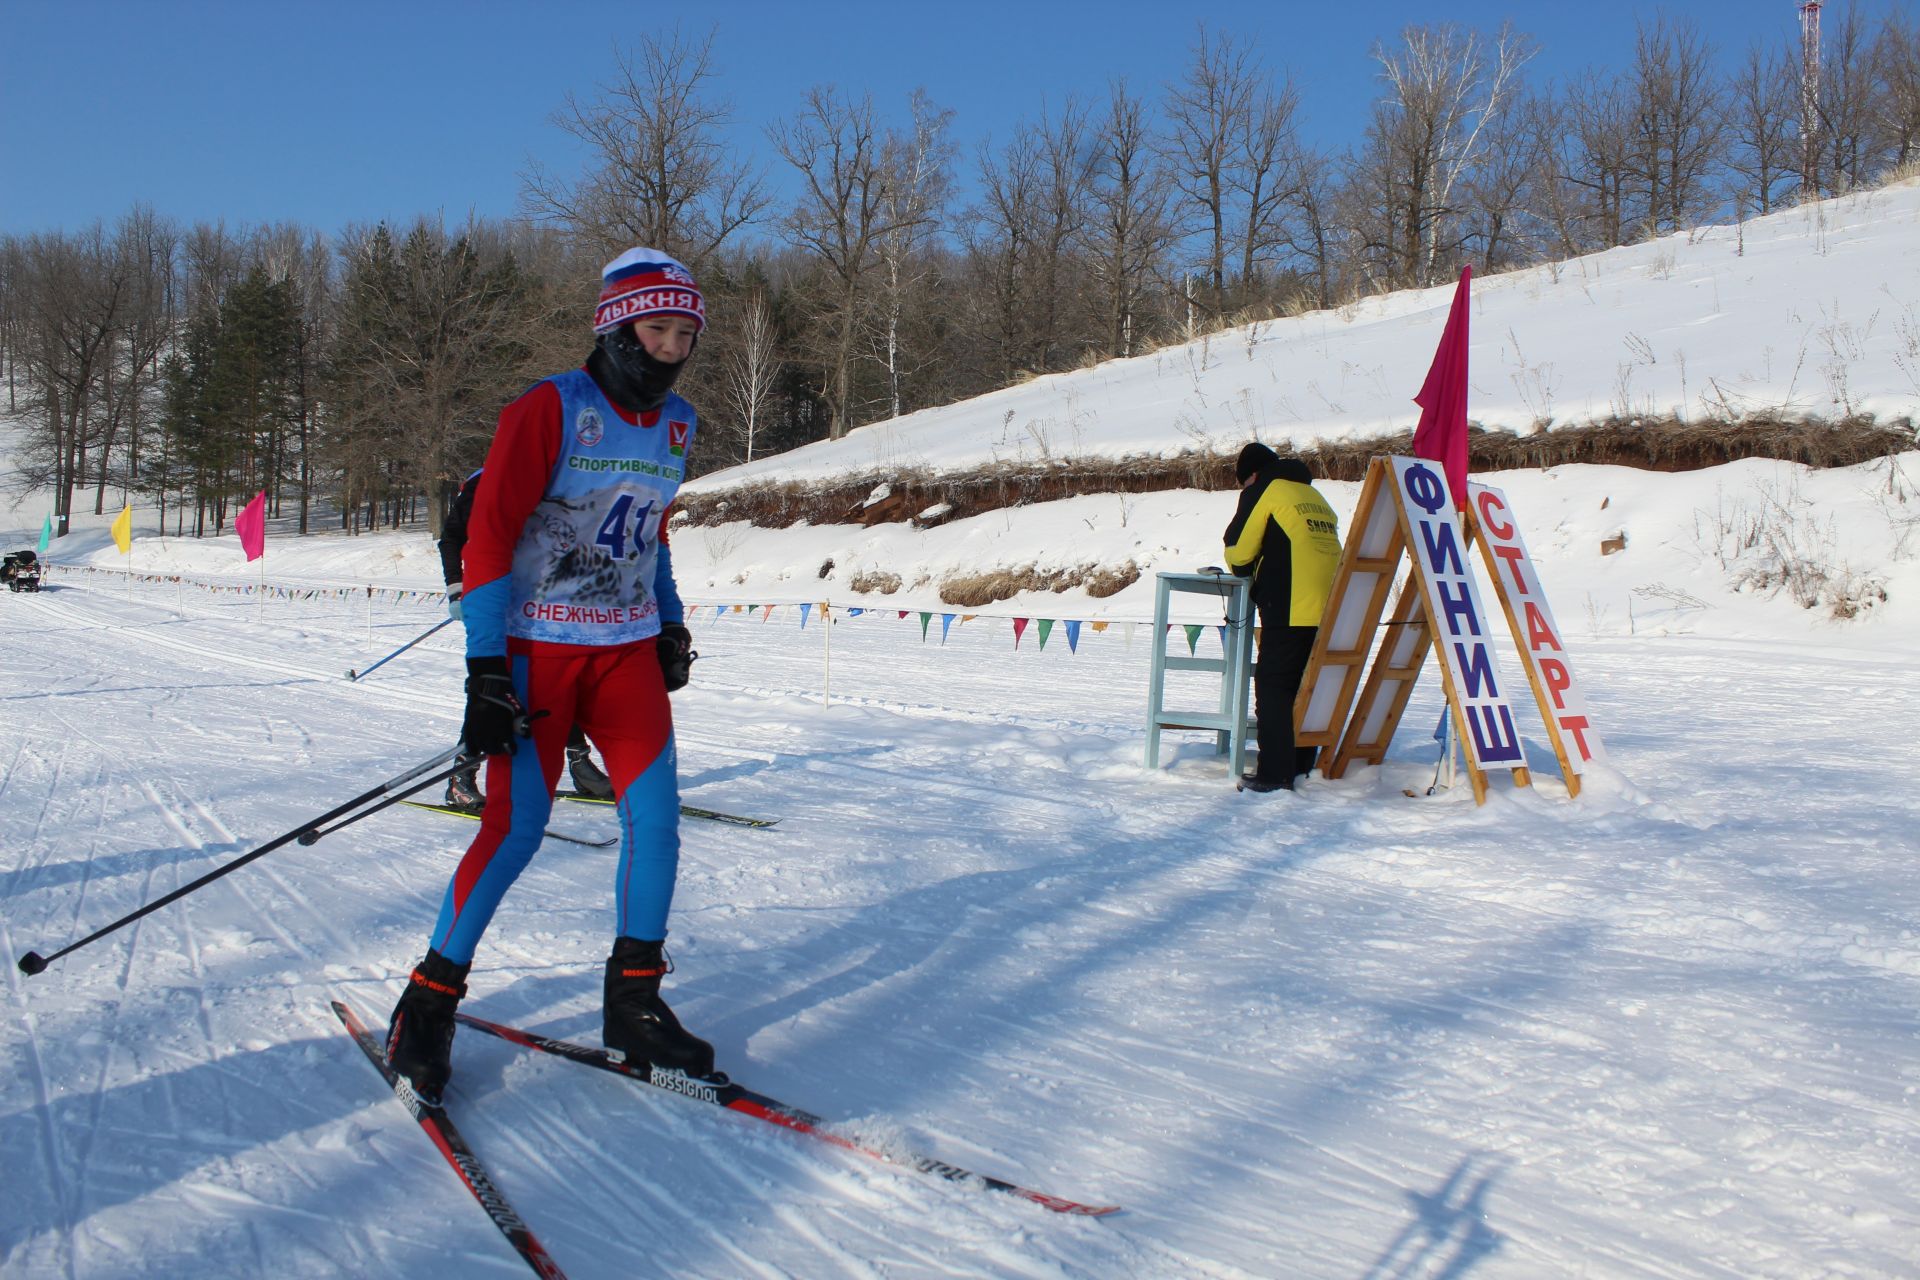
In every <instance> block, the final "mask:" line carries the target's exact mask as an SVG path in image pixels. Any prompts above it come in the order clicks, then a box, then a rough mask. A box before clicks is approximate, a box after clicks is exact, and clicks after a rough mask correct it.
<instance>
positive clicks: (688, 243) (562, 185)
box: [522, 29, 768, 274]
mask: <svg viewBox="0 0 1920 1280" xmlns="http://www.w3.org/2000/svg"><path fill="white" fill-rule="evenodd" d="M615 59H616V68H617V69H616V73H615V76H614V79H613V82H612V83H611V84H609V85H607V86H605V87H603V89H602V90H601V93H600V96H599V97H597V98H595V99H593V100H591V101H587V102H582V101H581V100H579V99H578V98H575V97H574V96H573V95H572V94H569V95H568V96H567V104H566V106H565V107H564V108H563V109H562V110H560V111H559V112H558V113H556V115H555V117H554V122H555V123H556V124H558V125H559V126H560V128H562V129H564V130H566V131H567V132H568V133H570V134H572V135H573V136H574V137H576V138H578V139H579V140H580V141H581V142H583V143H585V144H586V146H587V148H588V151H589V154H590V155H591V157H592V168H591V169H590V170H589V171H588V172H587V173H586V174H584V175H583V176H582V177H581V178H580V179H579V180H578V181H576V182H571V183H569V182H567V181H565V180H564V179H561V178H557V177H555V176H554V175H552V174H550V173H548V172H547V171H545V170H544V169H542V168H541V167H539V166H538V165H537V164H536V165H535V166H534V167H533V168H532V169H531V170H530V171H529V172H528V174H527V175H526V177H525V179H524V181H523V187H522V200H523V203H524V205H525V207H526V209H527V211H528V213H529V214H530V215H531V216H532V217H534V218H536V219H539V220H542V221H545V222H549V223H553V224H557V225H559V226H561V227H563V228H565V229H566V230H567V231H568V232H569V233H570V234H571V235H573V236H575V237H578V238H579V239H581V240H583V241H584V242H585V243H586V244H588V245H589V246H590V247H591V248H592V249H593V250H594V251H595V253H596V254H597V255H598V256H600V257H602V258H605V257H608V256H611V255H612V254H614V253H618V252H619V251H620V250H622V249H625V248H627V247H629V246H631V245H634V244H644V245H651V246H653V247H656V248H660V249H664V250H666V251H667V252H669V253H673V254H677V255H678V256H680V257H682V258H684V259H686V261H687V263H688V265H689V266H691V267H692V268H693V269H694V271H695V273H696V274H697V273H699V272H700V271H701V270H702V269H703V268H704V266H705V265H706V261H707V259H708V258H709V257H710V256H711V255H712V254H714V253H715V252H717V251H718V250H719V248H720V247H721V245H723V244H725V243H726V241H727V239H728V238H729V237H731V236H732V235H733V234H734V233H735V232H737V231H739V230H740V229H741V228H742V227H745V226H746V225H748V224H749V223H751V222H753V221H754V219H756V218H757V217H758V216H759V215H760V213H761V212H762V211H763V210H764V209H765V208H766V206H767V203H768V200H767V197H766V195H765V194H764V191H763V189H762V182H761V179H760V176H759V174H758V173H757V172H756V170H755V169H754V168H753V166H751V165H748V164H744V163H738V162H735V161H733V160H732V159H730V156H731V154H732V152H731V149H730V148H729V147H728V145H727V143H726V141H725V139H724V137H723V134H724V132H725V130H726V127H727V125H728V124H729V123H730V121H731V119H732V110H731V108H730V107H729V106H728V105H727V104H726V103H725V102H720V101H714V100H710V99H709V98H708V97H707V96H706V88H707V81H708V80H710V79H711V78H712V77H713V74H714V71H713V35H712V33H711V32H709V33H708V35H707V36H706V37H705V38H704V39H701V40H698V41H694V40H683V39H682V38H681V36H680V33H679V31H678V29H675V31H674V32H673V33H672V34H671V35H669V36H666V37H664V38H656V37H654V36H645V37H642V39H641V42H640V49H639V53H638V56H637V57H636V56H635V55H632V54H627V53H620V52H616V54H615Z"/></svg>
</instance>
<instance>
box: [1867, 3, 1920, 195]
mask: <svg viewBox="0 0 1920 1280" xmlns="http://www.w3.org/2000/svg"><path fill="white" fill-rule="evenodd" d="M1873 66H1874V78H1875V79H1876V80H1877V81H1878V82H1879V86H1880V87H1879V91H1878V92H1877V93H1876V94H1875V95H1874V102H1875V104H1876V107H1877V111H1876V115H1877V116H1878V122H1877V123H1878V125H1879V133H1880V137H1881V140H1882V144H1883V146H1884V147H1885V148H1886V152H1887V163H1888V164H1889V165H1890V166H1891V167H1892V168H1893V169H1894V170H1896V171H1899V172H1904V171H1906V170H1907V169H1908V168H1909V167H1910V166H1912V165H1913V164H1914V163H1915V161H1916V160H1920V21H1917V22H1914V23H1909V22H1908V20H1907V19H1906V18H1905V17H1903V16H1902V15H1901V14H1900V13H1899V12H1898V11H1894V12H1890V13H1888V14H1887V16H1886V20H1885V21H1884V22H1883V23H1882V24H1881V27H1880V34H1879V35H1878V36H1876V37H1874V41H1873Z"/></svg>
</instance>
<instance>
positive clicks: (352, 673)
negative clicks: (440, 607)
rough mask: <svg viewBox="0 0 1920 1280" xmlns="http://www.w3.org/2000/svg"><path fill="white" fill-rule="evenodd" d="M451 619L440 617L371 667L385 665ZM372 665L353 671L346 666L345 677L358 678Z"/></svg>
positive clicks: (368, 670) (369, 670) (371, 668)
mask: <svg viewBox="0 0 1920 1280" xmlns="http://www.w3.org/2000/svg"><path fill="white" fill-rule="evenodd" d="M452 621H453V619H452V618H442V619H440V621H438V622H436V623H434V624H433V625H432V626H430V627H428V628H427V629H426V630H425V631H422V632H421V633H420V634H419V635H417V636H415V637H414V638H413V639H411V640H409V641H407V642H406V643H405V644H403V645H401V646H400V647H399V648H398V649H395V650H394V651H393V652H392V653H390V654H388V655H387V656H386V657H384V658H382V659H380V661H378V662H376V663H374V664H373V667H381V666H385V665H386V664H387V663H389V662H392V661H393V660H394V659H395V658H397V657H399V656H400V655H401V654H403V653H405V652H406V651H407V650H409V649H411V648H413V646H415V645H417V644H419V643H420V642H421V641H422V640H425V639H426V638H427V637H428V636H430V635H432V634H433V633H434V632H436V631H438V630H439V629H440V628H442V627H444V626H446V625H448V624H449V623H451V622H452ZM373 667H368V668H367V670H366V671H355V670H354V669H353V668H352V667H348V668H347V679H349V680H358V679H359V678H360V677H361V676H364V675H366V674H368V672H371V671H372V670H373Z"/></svg>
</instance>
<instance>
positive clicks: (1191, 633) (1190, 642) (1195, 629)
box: [1186, 622, 1206, 653]
mask: <svg viewBox="0 0 1920 1280" xmlns="http://www.w3.org/2000/svg"><path fill="white" fill-rule="evenodd" d="M1205 630H1206V628H1205V627H1203V626H1201V625H1200V624H1199V623H1197V622H1190V623H1188V624H1187V626H1186V632H1187V652H1188V653H1193V652H1195V651H1196V649H1198V647H1199V644H1200V633H1201V632H1202V631H1205Z"/></svg>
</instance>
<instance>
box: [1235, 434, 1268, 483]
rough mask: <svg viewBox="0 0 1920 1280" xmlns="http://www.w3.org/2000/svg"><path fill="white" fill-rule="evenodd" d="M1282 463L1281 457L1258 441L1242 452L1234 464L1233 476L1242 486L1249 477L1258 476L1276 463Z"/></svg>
mask: <svg viewBox="0 0 1920 1280" xmlns="http://www.w3.org/2000/svg"><path fill="white" fill-rule="evenodd" d="M1278 461H1280V455H1279V454H1277V453H1275V452H1274V451H1273V450H1271V449H1269V448H1267V446H1265V445H1263V444H1261V443H1259V442H1258V441H1256V442H1254V443H1253V444H1250V445H1248V446H1247V447H1246V448H1244V449H1242V450H1241V451H1240V458H1239V460H1238V461H1237V462H1235V463H1234V464H1233V476H1234V479H1236V480H1238V481H1239V482H1240V483H1241V484H1245V483H1246V482H1247V478H1248V477H1249V476H1257V475H1259V474H1260V473H1261V472H1262V471H1265V470H1266V469H1267V468H1268V467H1270V466H1272V465H1273V464H1274V463H1276V462H1278Z"/></svg>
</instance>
